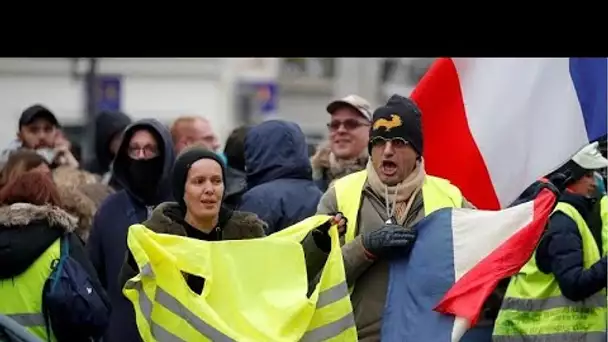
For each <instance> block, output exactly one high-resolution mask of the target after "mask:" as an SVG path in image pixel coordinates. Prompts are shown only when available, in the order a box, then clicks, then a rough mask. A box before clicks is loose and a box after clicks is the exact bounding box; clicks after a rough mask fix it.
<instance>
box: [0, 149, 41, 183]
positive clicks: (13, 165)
mask: <svg viewBox="0 0 608 342" xmlns="http://www.w3.org/2000/svg"><path fill="white" fill-rule="evenodd" d="M42 164H45V165H48V163H47V162H46V160H44V158H43V157H42V156H40V155H39V154H38V153H36V152H34V151H32V150H26V149H22V150H18V151H15V152H13V153H11V155H10V157H9V158H8V161H7V162H6V164H4V168H3V169H2V171H1V172H0V189H1V188H3V187H4V186H5V185H7V184H8V183H10V182H11V181H12V180H13V179H15V178H16V177H17V176H18V175H20V174H22V173H24V172H27V171H30V170H32V169H35V168H37V167H38V166H40V165H42Z"/></svg>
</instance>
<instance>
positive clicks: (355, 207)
mask: <svg viewBox="0 0 608 342" xmlns="http://www.w3.org/2000/svg"><path fill="white" fill-rule="evenodd" d="M366 180H367V171H366V170H363V171H359V172H355V173H352V174H350V175H348V176H346V177H343V178H340V179H338V180H337V181H336V182H335V184H334V188H335V191H336V201H337V203H338V211H339V212H341V213H342V214H344V216H346V218H347V219H348V223H347V228H346V243H348V242H350V241H352V240H353V239H354V238H355V236H356V235H357V220H358V218H359V207H360V206H361V196H362V193H363V186H364V185H365V181H366ZM422 198H423V203H424V213H425V215H429V214H430V213H432V212H433V211H435V210H438V209H441V208H460V207H462V201H463V198H462V194H461V193H460V190H459V189H458V188H457V187H455V186H454V185H452V184H450V182H448V181H447V180H445V179H441V178H437V177H433V176H429V175H427V176H425V177H424V184H423V185H422Z"/></svg>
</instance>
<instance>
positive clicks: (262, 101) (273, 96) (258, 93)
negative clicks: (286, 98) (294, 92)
mask: <svg viewBox="0 0 608 342" xmlns="http://www.w3.org/2000/svg"><path fill="white" fill-rule="evenodd" d="M253 86H254V89H255V97H254V99H255V101H256V103H258V110H259V113H260V114H261V115H262V116H267V115H272V114H275V113H276V110H277V102H278V92H277V90H278V89H277V84H276V83H274V82H263V83H262V82H261V83H255V84H254V85H253Z"/></svg>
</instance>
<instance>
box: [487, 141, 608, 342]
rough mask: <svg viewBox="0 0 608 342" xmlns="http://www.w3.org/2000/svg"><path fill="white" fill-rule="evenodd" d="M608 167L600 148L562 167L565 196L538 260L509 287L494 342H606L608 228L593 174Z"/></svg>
mask: <svg viewBox="0 0 608 342" xmlns="http://www.w3.org/2000/svg"><path fill="white" fill-rule="evenodd" d="M607 166H608V160H606V158H604V157H602V156H601V155H600V153H599V151H598V150H597V144H592V145H589V146H587V147H585V148H584V149H582V150H581V151H580V152H579V153H577V154H576V155H575V156H574V157H573V158H572V160H570V161H569V162H568V163H567V164H566V165H565V166H564V169H563V171H565V173H566V174H567V175H568V176H569V179H568V180H567V181H566V190H565V192H564V193H563V194H562V195H561V196H560V198H559V202H558V204H557V206H556V208H555V211H554V213H553V214H552V216H551V219H550V221H549V228H548V230H547V232H546V233H545V235H544V236H543V238H542V240H541V242H540V243H539V245H538V247H537V250H536V253H535V257H533V258H532V259H531V260H530V261H528V263H527V264H526V265H525V266H524V267H523V268H522V269H521V270H520V272H519V273H518V274H517V275H516V276H514V277H513V278H512V279H511V281H510V283H509V287H508V288H507V292H506V294H505V298H504V300H503V303H502V306H501V310H500V312H499V315H498V318H497V320H496V325H495V329H494V340H495V341H522V340H526V341H575V340H576V341H606V292H605V288H606V276H607V270H606V268H607V263H606V250H607V249H608V242H607V241H606V236H607V235H606V229H608V225H607V223H606V222H602V218H601V217H600V212H599V211H597V210H594V207H596V206H598V205H599V203H598V200H599V198H598V196H597V194H596V186H597V184H596V182H595V178H594V170H597V169H601V168H605V167H607ZM593 216H597V217H593ZM522 337H524V338H523V339H522Z"/></svg>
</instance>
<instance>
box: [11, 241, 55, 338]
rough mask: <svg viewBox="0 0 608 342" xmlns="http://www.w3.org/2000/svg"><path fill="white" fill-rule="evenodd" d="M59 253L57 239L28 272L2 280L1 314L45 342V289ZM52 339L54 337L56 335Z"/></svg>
mask: <svg viewBox="0 0 608 342" xmlns="http://www.w3.org/2000/svg"><path fill="white" fill-rule="evenodd" d="M59 256H60V242H59V239H57V241H55V242H53V244H51V245H50V246H49V247H48V248H47V249H46V251H45V252H44V253H42V254H41V255H40V256H39V257H38V259H36V261H34V263H32V264H31V265H30V267H28V268H27V270H25V272H23V273H21V274H19V275H18V276H16V277H14V278H10V279H3V280H0V298H1V299H0V314H3V315H6V316H8V317H10V318H12V319H13V320H15V321H16V322H17V323H19V324H21V325H22V326H24V327H26V328H27V329H28V330H29V331H30V332H31V333H32V334H34V335H36V336H39V337H40V338H42V339H43V340H45V341H46V340H47V333H46V326H45V322H44V315H43V314H42V289H43V288H44V283H45V282H46V280H47V279H48V277H49V276H50V275H51V271H52V268H51V266H52V265H53V264H54V263H55V262H56V261H57V260H58V259H59ZM51 340H53V341H54V340H55V339H54V337H53V336H51Z"/></svg>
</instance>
